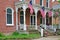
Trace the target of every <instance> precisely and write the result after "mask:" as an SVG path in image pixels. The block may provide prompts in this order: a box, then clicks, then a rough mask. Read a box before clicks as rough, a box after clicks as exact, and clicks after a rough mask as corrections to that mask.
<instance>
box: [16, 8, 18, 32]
mask: <svg viewBox="0 0 60 40" xmlns="http://www.w3.org/2000/svg"><path fill="white" fill-rule="evenodd" d="M17 12H18V8H17V7H16V30H17V31H18V14H17Z"/></svg>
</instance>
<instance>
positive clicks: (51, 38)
mask: <svg viewBox="0 0 60 40" xmlns="http://www.w3.org/2000/svg"><path fill="white" fill-rule="evenodd" d="M59 39H60V36H49V37H42V38H39V39H33V40H59Z"/></svg>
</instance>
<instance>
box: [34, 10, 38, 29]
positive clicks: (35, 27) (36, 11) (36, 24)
mask: <svg viewBox="0 0 60 40" xmlns="http://www.w3.org/2000/svg"><path fill="white" fill-rule="evenodd" d="M35 14H36V18H35V20H36V26H35V28H36V30H37V29H38V28H37V9H35Z"/></svg>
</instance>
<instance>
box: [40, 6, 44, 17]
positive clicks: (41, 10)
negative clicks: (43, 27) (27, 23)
mask: <svg viewBox="0 0 60 40" xmlns="http://www.w3.org/2000/svg"><path fill="white" fill-rule="evenodd" d="M44 10H45V8H44V7H42V8H41V9H40V12H41V15H42V17H43V18H45V11H44Z"/></svg>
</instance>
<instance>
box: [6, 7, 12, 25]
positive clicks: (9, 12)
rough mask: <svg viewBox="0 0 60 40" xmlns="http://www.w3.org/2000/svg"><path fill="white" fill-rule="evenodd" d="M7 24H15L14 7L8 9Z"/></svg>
mask: <svg viewBox="0 0 60 40" xmlns="http://www.w3.org/2000/svg"><path fill="white" fill-rule="evenodd" d="M6 24H7V25H13V9H12V8H7V9H6Z"/></svg>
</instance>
